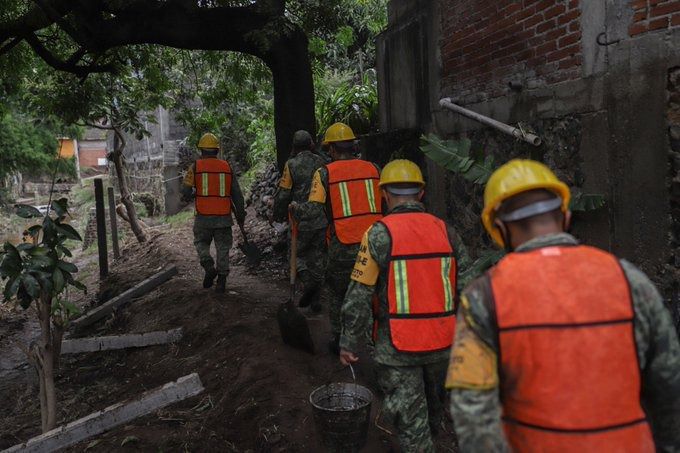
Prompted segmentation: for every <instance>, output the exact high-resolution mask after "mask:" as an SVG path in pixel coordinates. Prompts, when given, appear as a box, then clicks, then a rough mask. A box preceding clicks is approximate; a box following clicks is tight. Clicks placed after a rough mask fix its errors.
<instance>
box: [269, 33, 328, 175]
mask: <svg viewBox="0 0 680 453" xmlns="http://www.w3.org/2000/svg"><path fill="white" fill-rule="evenodd" d="M263 59H264V61H265V62H266V63H267V65H268V66H269V68H270V69H271V71H272V76H273V79H274V124H275V130H276V150H277V163H278V166H279V169H283V166H284V164H285V163H286V160H288V156H289V155H290V150H291V148H292V144H293V134H294V133H295V131H297V130H299V129H304V130H306V131H308V132H309V133H310V134H312V137H314V136H315V135H316V120H315V115H314V82H313V79H312V67H311V64H310V62H309V53H308V41H307V36H306V35H305V33H304V32H303V31H302V30H301V29H299V28H298V27H295V29H294V30H292V31H290V32H289V33H288V34H285V35H282V36H281V38H280V39H279V40H278V41H277V42H275V43H273V45H272V47H271V49H270V50H269V52H267V54H266V55H265V56H264V58H263Z"/></svg>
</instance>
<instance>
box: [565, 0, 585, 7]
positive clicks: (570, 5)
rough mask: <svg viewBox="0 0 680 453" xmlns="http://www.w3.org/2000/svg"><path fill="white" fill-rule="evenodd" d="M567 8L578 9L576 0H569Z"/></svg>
mask: <svg viewBox="0 0 680 453" xmlns="http://www.w3.org/2000/svg"><path fill="white" fill-rule="evenodd" d="M586 1H587V0H586ZM569 9H578V0H571V1H570V2H569Z"/></svg>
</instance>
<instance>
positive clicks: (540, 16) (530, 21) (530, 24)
mask: <svg viewBox="0 0 680 453" xmlns="http://www.w3.org/2000/svg"><path fill="white" fill-rule="evenodd" d="M540 22H543V14H536V15H535V16H533V17H530V18H528V19H527V20H525V21H524V22H522V25H523V26H524V29H525V30H526V29H527V28H531V27H533V26H534V25H536V24H538V23H540Z"/></svg>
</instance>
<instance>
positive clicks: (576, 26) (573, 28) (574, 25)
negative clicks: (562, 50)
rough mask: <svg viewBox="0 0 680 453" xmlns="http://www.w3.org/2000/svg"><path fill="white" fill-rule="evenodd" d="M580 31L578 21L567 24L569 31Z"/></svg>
mask: <svg viewBox="0 0 680 453" xmlns="http://www.w3.org/2000/svg"><path fill="white" fill-rule="evenodd" d="M580 29H581V23H580V22H578V21H574V22H572V23H570V24H569V31H576V30H580Z"/></svg>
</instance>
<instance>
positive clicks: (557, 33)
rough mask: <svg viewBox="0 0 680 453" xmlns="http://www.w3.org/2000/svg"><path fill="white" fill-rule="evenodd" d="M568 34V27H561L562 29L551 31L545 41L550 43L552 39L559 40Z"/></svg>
mask: <svg viewBox="0 0 680 453" xmlns="http://www.w3.org/2000/svg"><path fill="white" fill-rule="evenodd" d="M566 34H567V28H566V27H560V28H556V29H554V30H551V31H549V32H548V33H546V35H545V39H546V40H547V41H549V40H551V39H557V38H559V37H561V36H564V35H566Z"/></svg>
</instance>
